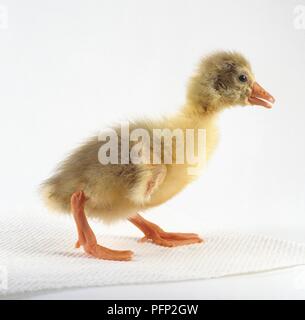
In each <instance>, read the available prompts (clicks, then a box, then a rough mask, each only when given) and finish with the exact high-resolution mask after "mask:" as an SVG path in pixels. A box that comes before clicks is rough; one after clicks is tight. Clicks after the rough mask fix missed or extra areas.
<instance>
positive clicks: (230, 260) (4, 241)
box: [0, 212, 305, 297]
mask: <svg viewBox="0 0 305 320" xmlns="http://www.w3.org/2000/svg"><path fill="white" fill-rule="evenodd" d="M91 225H92V227H93V228H94V230H95V232H96V233H97V236H98V239H99V241H100V242H101V243H103V245H105V246H108V247H111V248H115V249H130V250H133V251H134V252H135V256H134V260H133V261H131V262H114V261H103V260H97V259H94V258H91V257H89V256H87V255H86V254H85V253H84V252H83V251H82V249H75V248H73V245H74V242H75V239H76V232H75V227H74V225H73V223H72V221H71V220H70V219H67V218H66V217H61V216H56V215H51V214H46V213H45V212H40V213H39V212H38V213H31V214H26V215H24V214H23V215H3V214H2V215H0V288H1V289H0V295H1V296H2V297H4V296H6V295H11V294H16V293H21V292H33V291H39V290H47V289H60V288H72V287H88V286H105V285H115V284H134V283H153V282H160V281H177V280H190V279H208V278H216V277H223V276H228V275H236V274H246V273H253V272H263V271H268V270H274V269H279V268H286V267H292V266H296V265H302V264H305V245H304V244H298V243H295V242H290V241H285V240H277V239H273V238H268V237H265V236H260V235H247V234H239V233H228V232H209V233H203V234H204V239H205V243H203V244H196V245H190V246H184V247H178V248H164V247H159V246H156V245H153V244H150V243H138V242H137V239H136V238H133V237H117V236H103V235H101V234H100V233H99V228H100V227H99V224H97V223H94V222H91Z"/></svg>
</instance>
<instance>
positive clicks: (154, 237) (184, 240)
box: [140, 231, 203, 247]
mask: <svg viewBox="0 0 305 320" xmlns="http://www.w3.org/2000/svg"><path fill="white" fill-rule="evenodd" d="M140 242H153V243H155V244H157V245H160V246H163V247H178V246H184V245H189V244H194V243H201V242H203V240H202V239H201V238H200V237H199V236H198V235H197V234H195V233H175V232H165V231H162V232H160V233H158V232H157V233H151V234H149V235H146V236H144V237H143V238H142V239H140Z"/></svg>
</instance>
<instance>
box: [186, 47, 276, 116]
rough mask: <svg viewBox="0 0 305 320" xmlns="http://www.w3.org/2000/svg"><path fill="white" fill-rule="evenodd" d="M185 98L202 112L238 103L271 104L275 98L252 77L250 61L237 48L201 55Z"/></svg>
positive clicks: (217, 109) (267, 105) (241, 104)
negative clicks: (235, 50) (206, 55)
mask: <svg viewBox="0 0 305 320" xmlns="http://www.w3.org/2000/svg"><path fill="white" fill-rule="evenodd" d="M187 98H188V102H189V104H191V105H193V106H194V107H196V108H197V109H198V110H199V111H200V110H202V111H204V112H215V111H220V110H222V109H224V108H226V107H231V106H237V105H240V106H245V105H260V106H263V107H266V108H271V107H272V105H271V103H274V102H275V99H274V98H273V97H272V96H271V95H270V94H269V93H268V92H267V91H266V90H264V89H263V88H262V87H261V86H260V85H259V84H258V83H257V82H256V81H255V78H254V75H253V73H252V70H251V66H250V64H249V62H248V61H247V60H246V59H245V58H244V57H243V56H242V55H241V54H239V53H236V52H217V53H214V54H211V55H210V56H208V57H206V58H204V59H203V60H202V61H201V63H200V65H199V67H198V70H197V72H196V73H195V75H194V76H193V77H192V78H191V81H190V84H189V88H188V96H187Z"/></svg>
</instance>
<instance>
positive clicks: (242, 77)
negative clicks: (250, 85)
mask: <svg viewBox="0 0 305 320" xmlns="http://www.w3.org/2000/svg"><path fill="white" fill-rule="evenodd" d="M238 79H239V81H240V82H247V81H248V78H247V76H246V75H244V74H241V75H240V76H239V77H238Z"/></svg>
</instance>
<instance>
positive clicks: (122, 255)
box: [71, 191, 133, 261]
mask: <svg viewBox="0 0 305 320" xmlns="http://www.w3.org/2000/svg"><path fill="white" fill-rule="evenodd" d="M86 200H87V199H86V196H85V194H84V192H83V191H79V192H75V193H73V195H72V197H71V209H72V213H73V217H74V220H75V223H76V226H77V232H78V241H77V242H76V245H75V246H76V247H77V248H79V247H80V246H83V247H84V250H85V252H86V253H88V254H90V255H92V256H94V257H95V258H98V259H104V260H119V261H128V260H131V258H132V255H133V253H132V251H128V250H124V251H119V250H111V249H108V248H105V247H102V246H100V245H99V244H97V241H96V237H95V234H94V232H93V231H92V229H91V227H90V225H89V223H88V220H87V218H86V215H85V211H84V205H85V202H86Z"/></svg>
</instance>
